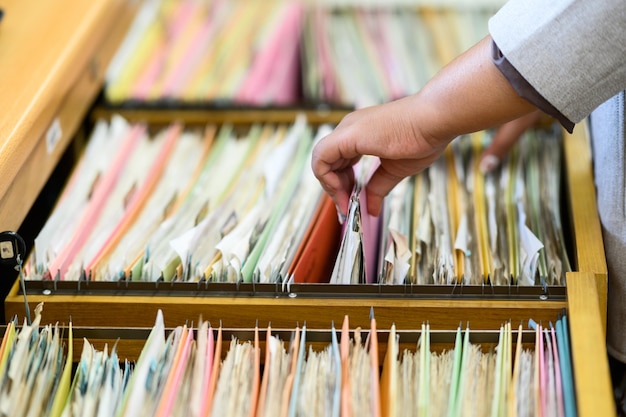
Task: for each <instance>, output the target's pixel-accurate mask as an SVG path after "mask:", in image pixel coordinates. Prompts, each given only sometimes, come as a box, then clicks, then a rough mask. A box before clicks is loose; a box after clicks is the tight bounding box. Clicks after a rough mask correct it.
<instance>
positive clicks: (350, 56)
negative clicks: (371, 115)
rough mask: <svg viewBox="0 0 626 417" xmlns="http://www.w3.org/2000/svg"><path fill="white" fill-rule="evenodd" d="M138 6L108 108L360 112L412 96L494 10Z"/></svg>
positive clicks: (188, 2)
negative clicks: (333, 108) (301, 106)
mask: <svg viewBox="0 0 626 417" xmlns="http://www.w3.org/2000/svg"><path fill="white" fill-rule="evenodd" d="M334 3H340V2H332V1H331V2H328V3H327V4H325V5H320V4H312V3H309V2H302V1H297V0H271V1H269V2H268V1H266V2H263V3H261V2H249V1H244V0H241V1H232V0H230V1H227V0H208V1H199V0H145V1H144V2H143V4H142V7H141V8H140V10H139V12H138V14H137V17H136V19H135V20H134V22H133V24H132V26H131V28H130V30H129V31H128V33H127V36H126V38H125V39H124V41H123V43H122V44H121V46H120V48H119V49H118V51H117V53H116V55H115V57H114V59H113V60H112V62H111V64H110V66H109V68H108V70H107V74H106V88H105V98H106V100H107V102H108V103H110V104H114V105H120V104H124V105H142V104H155V103H157V104H159V103H160V104H161V105H166V106H169V105H171V104H172V103H177V104H179V105H180V104H190V103H191V104H202V103H213V104H218V105H246V106H268V105H269V106H284V105H294V104H298V103H303V102H308V103H314V104H315V103H329V104H332V105H341V106H348V107H355V106H356V107H363V106H367V105H372V104H377V103H381V102H386V101H389V100H392V99H396V98H400V97H403V96H405V95H408V94H412V93H415V92H416V91H418V90H419V89H420V88H421V87H422V86H423V85H424V84H425V83H426V81H428V80H429V79H430V78H431V77H432V76H433V75H434V74H435V73H436V72H437V71H438V70H439V69H440V68H441V67H442V66H443V65H445V64H447V63H448V62H450V61H451V60H452V59H453V58H454V57H455V56H457V55H458V54H460V53H461V52H463V51H465V50H466V49H468V48H469V47H470V46H472V45H473V44H474V43H476V42H477V41H478V40H480V39H481V38H483V37H484V36H485V35H486V34H487V20H488V18H489V17H490V16H491V15H492V14H493V13H494V12H495V11H496V10H497V9H496V8H495V7H493V6H484V5H476V4H472V5H471V6H470V5H468V4H464V5H459V7H450V6H448V7H442V5H435V6H431V7H426V6H421V7H419V8H418V7H417V6H413V7H412V6H410V5H407V4H404V5H400V6H398V5H396V6H394V5H390V4H387V3H385V4H382V3H381V4H378V5H370V6H355V5H354V4H353V5H345V4H344V5H339V4H338V5H336V6H333V4H334Z"/></svg>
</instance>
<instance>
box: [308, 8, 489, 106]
mask: <svg viewBox="0 0 626 417" xmlns="http://www.w3.org/2000/svg"><path fill="white" fill-rule="evenodd" d="M496 10H497V9H495V8H489V7H480V6H478V5H473V6H472V7H467V5H466V7H458V8H454V7H447V8H442V7H437V8H434V7H421V8H419V9H418V8H417V7H410V6H408V5H406V4H405V5H403V6H395V7H394V6H393V5H389V4H385V5H384V6H383V5H382V3H381V5H379V6H378V7H375V6H369V7H367V6H363V7H357V6H354V5H353V6H347V5H344V6H341V7H339V6H338V7H330V6H325V7H323V6H317V7H313V8H311V9H310V10H309V11H308V13H307V15H306V20H305V24H304V33H303V41H302V47H303V54H302V56H303V58H302V59H303V62H302V71H303V75H302V80H303V81H302V82H303V92H304V96H305V98H307V99H308V100H309V101H312V102H325V103H332V104H338V105H347V106H356V107H365V106H370V105H374V104H379V103H383V102H386V101H390V100H393V99H397V98H400V97H403V96H406V95H409V94H413V93H415V92H417V91H418V90H419V89H420V88H421V87H422V86H424V84H426V82H427V81H428V80H429V79H430V78H432V77H433V76H434V75H435V73H436V72H437V71H438V70H439V69H441V68H442V67H443V66H444V65H446V64H447V63H449V62H450V61H452V59H454V58H455V57H456V56H457V55H459V54H460V53H461V52H463V51H465V50H467V49H468V48H469V47H471V46H472V45H473V44H475V43H476V42H478V41H479V40H480V39H482V38H483V37H484V36H486V35H487V33H488V31H487V20H488V19H489V17H491V15H493V14H494V13H495V11H496Z"/></svg>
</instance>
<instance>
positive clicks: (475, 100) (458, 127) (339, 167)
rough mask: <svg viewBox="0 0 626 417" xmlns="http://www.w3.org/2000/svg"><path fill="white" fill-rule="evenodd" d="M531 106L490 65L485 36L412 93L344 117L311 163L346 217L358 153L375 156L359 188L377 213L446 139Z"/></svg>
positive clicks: (501, 120)
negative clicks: (387, 197) (372, 169)
mask: <svg viewBox="0 0 626 417" xmlns="http://www.w3.org/2000/svg"><path fill="white" fill-rule="evenodd" d="M535 109H536V108H535V107H534V106H533V105H531V104H530V103H529V102H528V101H526V100H524V99H523V98H521V97H520V96H519V95H518V94H517V92H516V91H515V90H514V89H513V87H512V86H511V84H510V83H509V82H508V80H507V79H506V77H504V75H502V73H501V72H500V71H499V70H498V69H497V68H496V66H495V65H494V64H493V62H492V60H491V38H490V37H488V36H487V37H485V38H484V39H483V40H482V41H480V42H479V43H477V44H476V45H475V46H473V47H472V48H470V49H469V50H468V51H466V52H465V53H463V54H462V55H461V56H459V57H458V58H457V59H455V60H454V61H453V62H452V63H450V64H449V65H447V66H446V67H445V68H443V69H442V70H441V71H439V72H438V73H437V75H435V77H433V78H432V79H431V80H430V81H429V82H428V83H427V84H426V85H425V86H424V88H422V89H421V90H420V91H419V92H417V93H416V94H413V95H411V96H408V97H405V98H403V99H400V100H397V101H394V102H391V103H387V104H383V105H379V106H375V107H370V108H366V109H363V110H358V111H356V112H354V113H351V114H350V115H348V116H346V117H345V118H344V120H342V122H341V123H340V124H339V125H338V126H337V128H336V129H335V131H334V132H333V133H331V134H330V135H328V136H327V137H325V138H324V139H322V140H321V141H320V142H319V143H318V144H317V145H316V146H315V148H314V149H313V160H312V163H311V165H312V168H313V172H314V173H315V175H316V177H317V178H318V179H319V180H320V183H321V184H322V187H323V188H324V189H325V190H326V191H327V192H328V194H330V196H331V197H332V199H333V200H334V202H335V204H336V205H337V210H338V212H339V213H340V214H343V215H345V214H346V213H347V210H348V203H349V200H350V193H351V192H352V189H353V188H354V173H353V170H352V167H353V166H354V164H356V163H357V162H358V161H359V159H360V158H361V156H362V155H374V156H378V157H379V158H380V162H381V163H380V166H379V167H378V169H377V170H376V171H375V173H374V174H373V176H372V177H371V179H370V180H369V182H368V184H367V185H366V186H365V192H366V193H367V205H368V210H369V213H370V214H372V215H378V214H379V213H380V210H381V206H382V201H383V197H384V196H385V195H386V194H387V193H388V192H389V191H390V190H391V189H392V188H393V187H394V186H395V185H396V184H398V182H400V180H402V178H404V177H406V176H409V175H413V174H416V173H418V172H420V171H422V170H423V169H424V168H426V167H427V166H429V165H430V164H431V163H432V162H434V161H435V160H436V159H437V157H439V155H441V153H442V152H443V150H444V149H445V147H446V145H447V144H448V143H449V142H450V141H451V140H452V139H454V138H455V137H457V136H459V135H462V134H465V133H470V132H477V131H479V130H483V129H487V128H491V127H493V126H497V125H501V124H502V123H505V122H507V121H510V120H513V119H516V118H518V117H520V116H522V115H524V114H527V113H530V112H532V111H533V110H535ZM493 154H494V155H496V154H495V153H493Z"/></svg>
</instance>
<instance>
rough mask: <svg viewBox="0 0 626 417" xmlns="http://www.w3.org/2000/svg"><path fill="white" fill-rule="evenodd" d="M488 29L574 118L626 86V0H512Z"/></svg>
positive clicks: (544, 94)
mask: <svg viewBox="0 0 626 417" xmlns="http://www.w3.org/2000/svg"><path fill="white" fill-rule="evenodd" d="M489 32H490V34H491V37H492V38H493V40H494V42H495V43H496V44H497V45H498V47H499V48H500V50H501V51H502V53H503V54H504V56H505V57H506V58H507V59H508V61H509V62H510V63H511V64H512V65H513V66H514V67H515V69H516V70H517V71H518V72H519V73H520V74H521V75H522V77H524V78H525V79H526V80H527V81H528V83H529V84H530V85H531V86H532V87H534V88H535V89H536V90H537V92H538V93H539V94H540V95H541V96H542V97H543V98H545V99H546V100H547V101H548V102H549V103H550V104H551V105H552V106H554V107H555V108H556V109H557V110H558V111H560V112H561V113H562V114H563V115H564V116H565V117H566V118H567V119H569V120H571V121H573V122H575V123H576V122H579V121H580V120H582V119H584V118H585V117H586V116H588V115H589V113H591V111H592V110H593V109H595V108H596V107H597V106H598V105H600V104H601V103H603V102H605V101H606V100H608V99H609V98H610V97H612V96H614V95H615V94H617V93H618V92H620V91H622V90H624V89H625V88H626V3H625V2H624V0H594V1H589V0H509V1H508V2H507V3H506V4H505V5H504V6H503V7H502V9H500V11H498V13H497V14H496V15H495V16H493V17H492V18H491V19H490V20H489Z"/></svg>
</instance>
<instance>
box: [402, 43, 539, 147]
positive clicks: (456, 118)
mask: <svg viewBox="0 0 626 417" xmlns="http://www.w3.org/2000/svg"><path fill="white" fill-rule="evenodd" d="M412 99H413V100H414V104H415V106H416V107H415V110H414V111H415V116H416V123H417V124H418V125H419V126H420V129H421V130H422V133H423V134H424V135H426V136H428V137H431V138H438V139H440V140H451V139H453V138H454V137H456V136H458V135H460V134H464V133H470V132H476V131H479V130H483V129H487V128H490V127H494V126H496V125H499V124H502V123H504V122H507V121H509V120H512V119H515V118H517V117H519V116H522V115H524V114H527V113H530V112H531V111H533V110H535V107H534V106H533V105H531V104H530V103H528V102H527V101H526V100H524V99H522V98H521V97H520V96H519V95H518V94H517V93H516V92H515V90H514V89H513V87H511V85H510V84H509V82H508V81H507V79H506V78H505V77H504V76H503V75H502V73H501V72H500V71H499V70H498V68H497V67H496V66H495V65H494V64H493V62H492V58H491V38H490V37H486V38H485V39H483V40H482V41H480V42H479V43H478V44H476V45H475V46H474V47H472V48H471V49H470V50H468V51H467V52H466V53H464V54H463V55H461V56H459V57H458V58H457V59H455V60H454V61H453V62H452V63H450V64H449V65H448V66H446V67H445V68H444V69H443V70H441V71H440V72H439V73H438V74H437V75H436V76H435V77H433V79H432V80H430V82H428V84H427V85H426V86H425V87H424V88H423V89H422V90H421V91H420V92H419V93H417V94H416V95H415V96H413V97H412ZM422 120H423V121H422Z"/></svg>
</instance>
